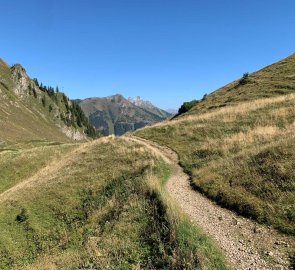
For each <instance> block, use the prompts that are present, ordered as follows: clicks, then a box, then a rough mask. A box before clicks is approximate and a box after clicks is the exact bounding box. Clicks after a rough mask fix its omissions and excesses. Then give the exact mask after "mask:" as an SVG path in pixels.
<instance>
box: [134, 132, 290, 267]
mask: <svg viewBox="0 0 295 270" xmlns="http://www.w3.org/2000/svg"><path fill="white" fill-rule="evenodd" d="M130 140H133V141H137V142H139V143H142V144H144V145H145V146H146V147H148V148H149V149H151V150H152V151H154V152H155V153H156V154H158V155H161V156H162V157H163V159H164V160H165V161H166V162H169V163H170V165H171V168H172V173H171V178H170V179H169V181H168V183H167V187H166V188H167V190H168V193H169V194H170V195H171V196H172V198H173V199H174V200H175V201H176V203H177V204H178V205H179V206H180V207H181V209H182V210H183V211H184V212H185V213H186V214H187V215H188V216H189V217H190V219H191V221H192V222H193V223H194V224H196V225H197V226H199V227H201V228H202V229H203V230H204V231H205V232H206V233H207V234H208V235H209V236H211V237H212V238H213V239H214V240H215V242H216V243H217V245H219V246H220V247H221V249H222V250H223V252H224V254H225V256H226V258H227V259H228V261H229V262H230V264H231V265H232V267H233V268H234V269H259V270H262V269H291V265H290V260H289V256H288V250H290V248H291V239H290V238H288V237H287V236H283V235H280V234H279V233H277V232H276V231H275V230H273V229H271V228H269V227H266V226H262V225H260V224H257V223H256V222H253V221H251V220H249V219H246V218H243V217H240V216H238V215H236V214H235V213H233V212H231V211H229V210H227V209H224V208H221V207H220V206H218V205H217V204H215V203H213V202H212V201H211V200H209V199H208V198H206V197H205V196H203V195H202V194H200V193H199V192H196V191H194V190H193V189H192V188H191V186H190V182H189V176H188V175H186V174H185V173H184V172H183V170H182V168H181V167H180V166H179V165H178V157H177V154H176V153H175V152H173V151H172V150H171V149H169V148H166V147H162V146H159V145H157V144H155V143H154V142H151V141H148V140H145V139H142V138H139V137H130Z"/></svg>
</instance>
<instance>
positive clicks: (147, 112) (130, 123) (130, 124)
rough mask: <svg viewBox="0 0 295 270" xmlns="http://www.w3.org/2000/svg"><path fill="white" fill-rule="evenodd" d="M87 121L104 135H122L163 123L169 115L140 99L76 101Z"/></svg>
mask: <svg viewBox="0 0 295 270" xmlns="http://www.w3.org/2000/svg"><path fill="white" fill-rule="evenodd" d="M77 102H78V104H79V105H80V106H81V108H82V110H83V111H84V113H85V114H86V115H87V116H88V118H89V121H90V123H91V124H92V125H94V126H95V127H96V129H97V130H99V131H102V132H103V133H105V134H115V135H122V134H124V133H126V132H128V131H133V130H136V129H138V128H141V127H144V126H146V125H150V124H154V123H157V122H160V121H163V120H164V119H166V118H167V117H169V116H170V114H169V113H167V112H165V111H163V110H161V109H158V108H156V107H155V106H153V105H152V104H151V103H150V102H146V101H142V100H141V99H134V100H133V99H129V100H127V99H125V98H124V97H123V96H122V95H119V94H117V95H113V96H109V97H105V98H87V99H84V100H78V101H77Z"/></svg>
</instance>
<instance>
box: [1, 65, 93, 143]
mask: <svg viewBox="0 0 295 270" xmlns="http://www.w3.org/2000/svg"><path fill="white" fill-rule="evenodd" d="M92 129H93V128H91V125H89V123H88V121H87V119H86V117H85V116H84V114H83V112H82V111H81V109H80V108H78V106H76V104H72V103H71V102H70V101H69V100H68V98H67V97H66V96H65V95H64V94H63V93H56V92H55V91H54V90H53V89H52V88H48V89H47V88H46V87H43V86H39V85H38V82H37V80H32V79H30V78H29V76H28V75H27V74H26V71H25V69H24V68H23V67H22V66H21V65H14V66H12V67H10V66H9V65H7V64H6V63H5V62H4V61H3V60H0V142H15V141H28V140H57V141H69V140H85V139H86V137H87V135H92V134H91V132H92ZM87 133H88V134H87Z"/></svg>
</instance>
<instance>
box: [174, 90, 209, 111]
mask: <svg viewBox="0 0 295 270" xmlns="http://www.w3.org/2000/svg"><path fill="white" fill-rule="evenodd" d="M206 98H207V94H205V95H204V96H203V98H202V99H201V100H196V99H194V100H192V101H186V102H183V104H182V105H181V107H180V108H179V109H178V114H177V115H180V114H183V113H186V112H188V111H189V110H190V109H191V108H192V107H194V106H196V105H197V104H198V103H200V102H201V101H204V100H205V99H206Z"/></svg>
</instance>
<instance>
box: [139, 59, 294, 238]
mask: <svg viewBox="0 0 295 270" xmlns="http://www.w3.org/2000/svg"><path fill="white" fill-rule="evenodd" d="M294 108H295V55H294V54H293V55H291V56H290V57H287V58H286V59H283V60H282V61H279V62H277V63H275V64H273V65H270V66H268V67H266V68H263V69H262V70H260V71H257V72H254V73H252V74H250V75H249V76H245V77H244V78H243V79H242V82H241V79H239V80H236V81H234V82H232V83H230V84H228V85H227V86H225V87H222V88H220V89H219V90H217V91H215V92H213V93H211V94H210V95H208V96H207V97H206V98H205V99H204V100H203V101H200V102H199V103H198V104H197V105H196V106H195V107H193V108H192V109H191V110H190V111H189V112H188V113H185V114H182V115H181V116H179V117H177V118H175V119H174V120H171V121H166V122H164V123H160V124H156V125H155V126H153V127H146V128H143V129H141V130H138V131H137V132H135V134H136V135H137V136H140V137H143V138H146V139H148V140H151V141H155V142H157V143H159V144H161V145H166V146H168V147H170V148H171V149H173V150H175V151H176V152H177V153H178V155H179V157H180V162H181V165H182V166H183V168H184V169H185V171H186V172H187V173H188V174H189V175H190V176H191V183H192V185H193V186H194V188H195V189H197V190H198V191H200V192H202V193H203V194H205V195H206V196H207V197H209V198H211V199H212V200H215V201H216V202H217V203H218V204H220V205H222V206H223V207H226V208H229V209H231V210H234V211H236V212H237V213H239V214H240V215H243V216H245V217H248V218H251V219H254V220H256V221H258V222H260V223H266V224H268V225H271V226H273V227H274V228H276V229H278V230H279V231H281V232H284V233H286V234H291V235H294V234H295V208H294V205H295V182H294V178H295V175H294V171H295V163H294V160H295V155H294V148H295V140H294V132H295V128H294V127H295V111H294Z"/></svg>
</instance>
